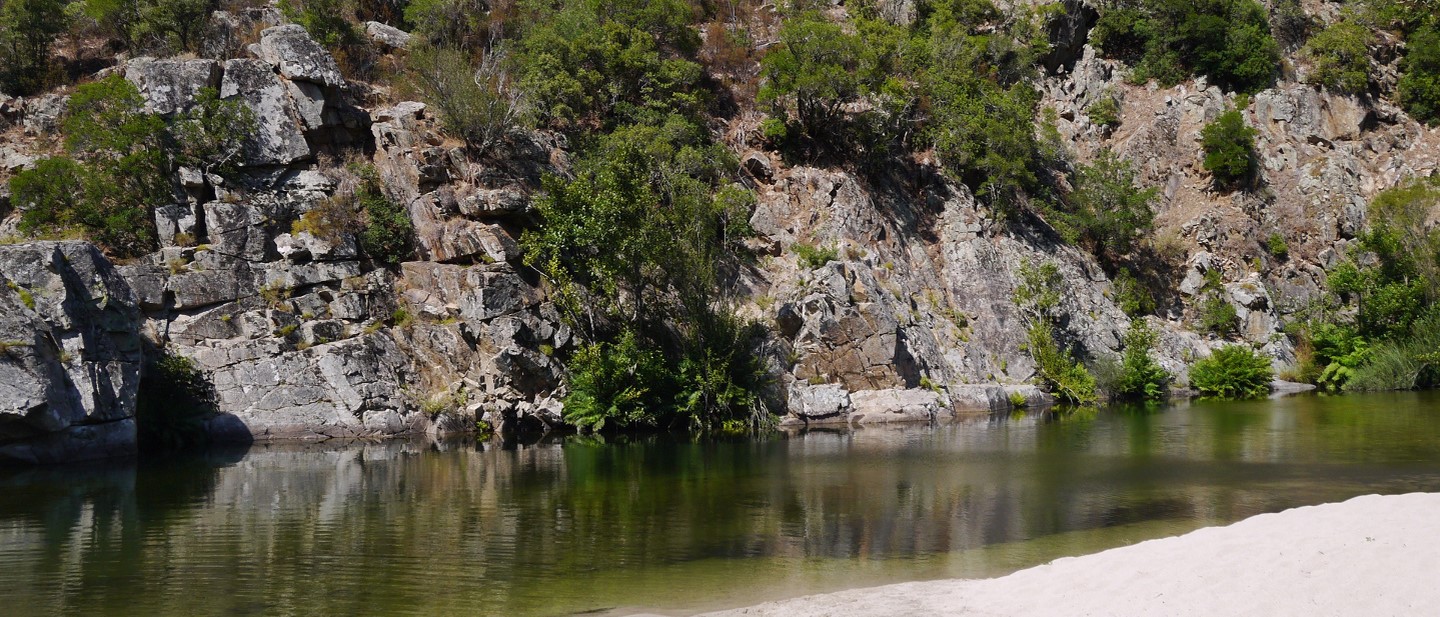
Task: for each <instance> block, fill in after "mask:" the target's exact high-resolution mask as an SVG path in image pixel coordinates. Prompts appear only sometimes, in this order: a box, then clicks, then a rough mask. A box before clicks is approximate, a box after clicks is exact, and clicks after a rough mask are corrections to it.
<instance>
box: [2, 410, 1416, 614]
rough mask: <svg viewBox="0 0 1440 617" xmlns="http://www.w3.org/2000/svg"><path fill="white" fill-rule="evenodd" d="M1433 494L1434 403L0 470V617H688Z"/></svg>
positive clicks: (314, 450)
mask: <svg viewBox="0 0 1440 617" xmlns="http://www.w3.org/2000/svg"><path fill="white" fill-rule="evenodd" d="M1410 491H1440V396H1437V395H1436V394H1433V393H1432V394H1391V395H1367V396H1345V397H1328V398H1327V397H1315V396H1304V397H1296V398H1289V399H1282V400H1278V401H1260V402H1251V403H1227V404H1210V403H1196V404H1191V405H1181V406H1177V407H1168V408H1163V409H1152V410H1140V409H1108V410H1101V411H1098V412H1089V413H1086V412H1078V413H1071V414H1064V415H1056V414H1030V415H1016V416H1011V417H1005V418H982V419H977V420H973V421H965V422H956V423H953V424H946V425H942V426H937V427H913V426H912V427H904V428H885V429H864V430H858V431H855V432H810V433H807V434H794V435H776V436H773V437H769V438H765V439H759V440H748V441H729V442H724V441H722V442H715V441H711V442H704V443H691V442H686V441H683V440H680V441H677V440H675V439H659V438H651V439H642V440H629V441H621V442H616V441H614V440H612V441H611V443H608V444H602V443H596V442H594V441H585V440H578V439H570V440H568V441H558V442H557V441H547V442H542V443H529V444H510V445H506V446H496V445H491V444H486V445H483V446H477V445H475V444H453V445H448V446H442V447H435V446H432V445H426V444H420V443H395V442H392V443H381V444H368V445H352V446H348V447H333V446H329V447H310V448H296V447H293V446H291V447H265V446H255V447H252V448H250V449H249V451H248V452H229V453H219V452H217V453H211V454H209V455H207V457H205V458H204V459H201V460H185V461H172V462H168V463H165V464H149V465H141V466H140V467H138V468H137V467H136V466H134V465H133V464H132V465H125V464H115V463H112V464H109V465H105V466H101V467H87V468H80V469H48V470H0V614H4V615H58V614H84V615H147V616H148V615H157V616H165V615H187V616H188V615H316V614H328V615H361V614H366V615H371V614H393V615H427V616H430V615H517V616H525V615H569V614H574V613H579V612H586V611H589V612H591V613H592V614H606V615H609V614H617V615H621V614H627V613H633V612H641V611H651V612H659V613H665V614H677V615H679V614H688V613H691V612H694V611H696V610H700V609H709V608H722V607H731V606H740V605H746V604H750V603H754V602H758V601H763V600H767V599H774V598H782V597H788V596H795V595H801V594H807V593H815V592H823V591H833V590H837V589H843V588H848V587H855V586H862V585H874V584H882V583H889V582H899V581H907V580H919V579H931V578H945V577H979V576H994V575H1000V574H1004V573H1007V572H1011V571H1014V570H1016V569H1019V568H1024V567H1028V566H1031V565H1036V564H1040V563H1044V562H1046V561H1049V560H1051V559H1054V558H1057V557H1061V556H1067V555H1080V554H1085V553H1091V552H1095V551H1098V550H1103V549H1106V548H1111V547H1115V546H1122V545H1126V544H1131V543H1134V542H1138V541H1142V540H1146V539H1150V538H1156V537H1162V536H1167V535H1173V534H1177V533H1183V532H1185V531H1189V530H1191V529H1194V528H1197V527H1201V526H1205V525H1213V524H1221V523H1226V522H1231V521H1235V520H1238V519H1241V518H1244V517H1247V516H1251V515H1253V514H1258V513H1262V512H1273V511H1278V510H1283V509H1285V508H1289V507H1293V506H1299V505H1307V504H1316V503H1322V502H1328V501H1337V500H1343V499H1346V498H1348V497H1352V496H1355V495H1361V494H1367V493H1403V492H1410Z"/></svg>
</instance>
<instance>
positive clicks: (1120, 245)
mask: <svg viewBox="0 0 1440 617" xmlns="http://www.w3.org/2000/svg"><path fill="white" fill-rule="evenodd" d="M1074 186H1075V190H1074V192H1072V193H1071V194H1070V195H1069V199H1068V205H1067V207H1066V208H1065V209H1064V210H1062V211H1060V212H1058V213H1056V216H1054V217H1053V218H1054V219H1055V221H1054V224H1055V226H1056V229H1057V230H1059V231H1060V233H1061V235H1063V236H1065V238H1066V239H1067V240H1070V241H1072V242H1074V241H1081V240H1083V241H1085V242H1086V243H1088V244H1089V245H1090V247H1091V250H1092V251H1093V252H1095V253H1096V254H1109V255H1112V256H1118V255H1123V254H1125V253H1128V252H1130V250H1131V249H1132V248H1133V247H1134V245H1135V241H1136V240H1138V239H1139V238H1141V237H1143V236H1145V235H1146V234H1148V233H1150V230H1151V229H1152V228H1153V227H1154V221H1155V211H1154V210H1153V209H1152V207H1151V204H1152V203H1154V201H1155V196H1156V195H1157V194H1158V191H1157V190H1156V189H1154V188H1147V189H1140V188H1137V187H1136V186H1135V170H1134V168H1132V167H1131V166H1130V162H1129V161H1126V160H1124V159H1122V158H1120V157H1119V156H1117V155H1116V154H1115V153H1114V152H1112V151H1111V150H1109V149H1104V150H1101V151H1100V153H1099V155H1098V156H1097V157H1096V159H1095V162H1094V163H1092V164H1089V165H1080V166H1079V167H1078V168H1076V170H1075V182H1074Z"/></svg>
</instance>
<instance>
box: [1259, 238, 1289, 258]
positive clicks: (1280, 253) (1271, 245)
mask: <svg viewBox="0 0 1440 617" xmlns="http://www.w3.org/2000/svg"><path fill="white" fill-rule="evenodd" d="M1265 250H1266V251H1267V252H1269V253H1270V255H1272V256H1274V257H1275V258H1276V259H1285V258H1286V257H1289V256H1290V245H1288V244H1286V243H1285V236H1283V235H1280V232H1275V233H1272V234H1270V236H1269V237H1267V238H1265Z"/></svg>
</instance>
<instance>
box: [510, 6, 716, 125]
mask: <svg viewBox="0 0 1440 617" xmlns="http://www.w3.org/2000/svg"><path fill="white" fill-rule="evenodd" d="M656 6H657V7H659V6H668V7H672V8H674V3H669V2H665V3H656ZM607 8H610V9H611V10H610V11H607V12H606V13H600V12H597V10H596V8H595V7H592V6H590V5H589V4H588V3H579V2H575V3H569V4H567V6H565V8H563V9H562V10H560V11H559V12H557V13H554V14H550V15H547V16H546V17H545V18H544V19H543V21H537V22H536V23H534V24H532V26H531V28H530V29H529V30H528V31H527V32H526V34H525V36H524V37H523V38H522V39H521V40H520V42H519V49H518V54H517V58H516V66H518V67H519V77H520V89H521V90H522V91H524V92H525V93H527V94H528V95H529V96H530V97H531V99H532V100H533V101H534V104H535V113H536V115H537V116H538V120H539V121H540V122H541V123H542V124H545V125H549V126H551V127H555V128H561V129H566V130H578V129H582V128H586V127H596V126H598V127H602V128H614V127H617V126H619V125H623V124H628V123H652V124H653V123H659V122H663V121H664V118H665V116H667V115H669V114H672V113H678V114H682V115H685V116H687V117H690V118H692V119H693V118H697V117H698V116H699V113H700V111H701V110H702V109H703V108H704V105H705V103H706V96H705V91H704V89H703V88H701V87H700V80H701V75H702V71H701V68H700V65H699V64H696V63H694V62H691V61H690V60H686V59H684V58H675V57H668V56H667V54H663V53H662V50H661V48H660V47H659V45H658V44H657V38H656V35H655V34H652V33H651V32H648V31H646V30H645V29H643V28H642V27H637V26H636V25H635V23H634V22H627V21H622V20H619V19H617V18H618V17H624V16H625V15H626V14H629V13H632V11H619V9H617V8H616V7H607ZM632 8H635V7H632ZM616 11H618V14H617V12H616ZM636 11H638V12H639V13H645V14H647V15H648V13H646V12H645V11H643V10H640V9H638V8H637V9H636ZM666 14H668V13H666ZM647 19H648V20H649V21H647V22H646V23H648V24H649V25H652V26H654V27H657V28H661V29H662V30H663V29H667V28H669V27H670V26H669V25H667V24H670V21H669V18H664V17H663V16H657V15H651V16H650V17H648V18H647ZM690 36H691V37H693V36H694V35H693V34H691V35H690ZM664 40H665V41H666V42H668V43H670V44H675V42H677V41H680V42H683V39H664Z"/></svg>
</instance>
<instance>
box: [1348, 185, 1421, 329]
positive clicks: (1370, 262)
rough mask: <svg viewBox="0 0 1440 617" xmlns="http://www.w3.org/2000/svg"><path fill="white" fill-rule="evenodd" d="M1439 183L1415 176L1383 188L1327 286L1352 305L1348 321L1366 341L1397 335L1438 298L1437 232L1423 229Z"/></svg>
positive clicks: (1407, 327) (1409, 327)
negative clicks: (1367, 223) (1365, 226)
mask: <svg viewBox="0 0 1440 617" xmlns="http://www.w3.org/2000/svg"><path fill="white" fill-rule="evenodd" d="M1437 203H1440V186H1437V184H1436V182H1435V181H1433V180H1418V181H1414V182H1410V183H1408V184H1405V185H1401V186H1399V187H1396V188H1393V189H1390V190H1387V191H1384V192H1382V193H1380V194H1379V195H1377V196H1376V197H1375V199H1374V200H1373V201H1372V202H1371V204H1370V209H1369V215H1370V216H1369V218H1370V229H1369V230H1368V231H1366V232H1365V233H1362V234H1360V236H1359V238H1358V239H1359V242H1358V243H1356V245H1355V246H1353V247H1352V248H1351V253H1350V256H1349V259H1347V260H1346V261H1344V262H1342V263H1341V264H1339V265H1338V266H1336V267H1335V268H1333V269H1332V270H1331V271H1330V272H1329V274H1328V277H1327V285H1328V287H1329V288H1330V290H1331V291H1332V292H1334V293H1335V294H1337V295H1338V297H1339V299H1340V300H1341V301H1342V302H1353V303H1354V305H1355V318H1354V323H1355V327H1356V329H1357V332H1358V333H1359V335H1360V336H1362V337H1365V338H1366V339H1369V340H1378V339H1388V338H1403V337H1405V336H1406V335H1407V334H1408V333H1409V332H1410V330H1411V326H1412V324H1414V323H1415V321H1416V319H1418V318H1419V317H1420V316H1421V315H1422V314H1424V312H1425V311H1426V308H1427V307H1428V306H1429V305H1430V304H1431V303H1432V302H1434V300H1435V298H1436V297H1437V296H1440V230H1434V229H1428V230H1427V229H1426V226H1425V221H1426V219H1427V217H1428V216H1429V212H1430V210H1431V209H1432V208H1433V207H1434V206H1435V205H1436V204H1437Z"/></svg>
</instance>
